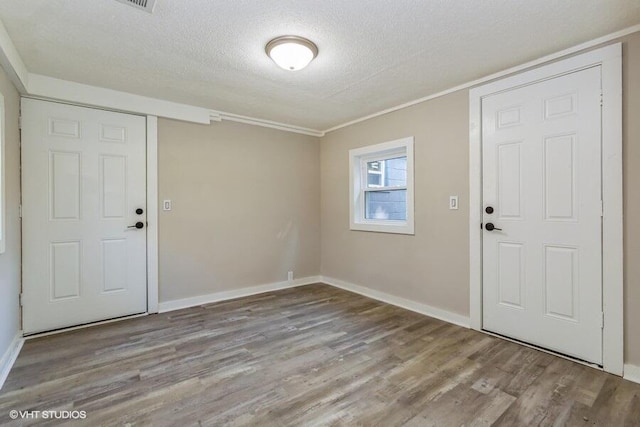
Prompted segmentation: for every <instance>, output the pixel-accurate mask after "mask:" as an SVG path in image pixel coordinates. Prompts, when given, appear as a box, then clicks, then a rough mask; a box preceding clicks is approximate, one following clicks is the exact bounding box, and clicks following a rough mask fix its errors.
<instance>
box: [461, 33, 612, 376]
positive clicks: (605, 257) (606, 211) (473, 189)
mask: <svg viewBox="0 0 640 427" xmlns="http://www.w3.org/2000/svg"><path fill="white" fill-rule="evenodd" d="M594 66H600V67H601V69H602V191H603V196H602V198H603V218H602V305H603V307H602V311H603V313H604V319H603V320H604V326H603V330H602V360H603V369H604V370H605V371H607V372H610V373H612V374H616V375H622V373H623V368H624V335H623V331H624V323H623V322H624V319H623V304H624V300H623V246H622V240H623V230H622V227H623V222H622V203H623V199H622V44H621V43H615V44H611V45H609V46H605V47H602V48H599V49H595V50H592V51H589V52H586V53H583V54H580V55H576V56H572V57H570V58H567V59H564V60H560V61H557V62H553V63H551V64H549V65H545V66H541V67H538V68H535V69H532V70H530V71H525V72H523V73H520V74H516V75H513V76H511V77H506V78H504V79H501V80H498V81H494V82H492V83H488V84H486V85H483V86H479V87H476V88H473V89H471V90H470V91H469V232H470V240H469V257H470V259H469V260H470V269H469V288H470V295H469V317H470V326H471V328H472V329H475V330H478V331H481V330H482V229H481V228H480V224H481V223H482V127H481V124H482V105H481V103H482V98H483V97H486V96H489V95H493V94H496V93H499V92H504V91H507V90H512V89H515V88H518V87H522V86H528V85H530V84H534V83H537V82H540V81H543V80H548V79H551V78H554V77H559V76H562V75H566V74H570V73H574V72H576V71H580V70H583V69H585V68H590V67H594Z"/></svg>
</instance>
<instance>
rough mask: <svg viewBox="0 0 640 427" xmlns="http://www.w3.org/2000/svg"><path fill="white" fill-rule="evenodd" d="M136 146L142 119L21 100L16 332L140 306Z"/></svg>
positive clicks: (142, 250) (140, 150)
mask: <svg viewBox="0 0 640 427" xmlns="http://www.w3.org/2000/svg"><path fill="white" fill-rule="evenodd" d="M145 146H146V122H145V118H144V117H141V116H134V115H128V114H121V113H114V112H109V111H102V110H95V109H90V108H84V107H77V106H71V105H65V104H58V103H53V102H46V101H39V100H33V99H26V98H25V99H23V100H22V192H23V195H22V198H23V200H22V207H23V306H24V307H23V329H24V332H25V333H26V334H32V333H36V332H43V331H49V330H53V329H59V328H64V327H69V326H75V325H80V324H85V323H90V322H95V321H100V320H106V319H111V318H115V317H120V316H125V315H130V314H137V313H142V312H145V311H146V307H147V290H146V286H147V283H146V282H147V277H146V151H145ZM136 209H142V214H137V213H136ZM136 222H141V223H142V225H143V226H144V227H143V228H140V229H138V228H128V227H129V226H131V225H133V224H135V223H136Z"/></svg>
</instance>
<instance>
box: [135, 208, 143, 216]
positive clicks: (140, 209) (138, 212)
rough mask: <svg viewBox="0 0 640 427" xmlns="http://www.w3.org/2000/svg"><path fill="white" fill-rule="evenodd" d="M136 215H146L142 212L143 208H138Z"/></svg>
mask: <svg viewBox="0 0 640 427" xmlns="http://www.w3.org/2000/svg"><path fill="white" fill-rule="evenodd" d="M136 213H137V214H138V215H142V214H143V213H144V211H143V210H142V208H138V209H136Z"/></svg>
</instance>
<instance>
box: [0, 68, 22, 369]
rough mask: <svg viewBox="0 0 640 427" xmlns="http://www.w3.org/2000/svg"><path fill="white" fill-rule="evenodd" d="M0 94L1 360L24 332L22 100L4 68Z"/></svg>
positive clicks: (0, 75) (0, 69)
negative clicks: (1, 125)
mask: <svg viewBox="0 0 640 427" xmlns="http://www.w3.org/2000/svg"><path fill="white" fill-rule="evenodd" d="M0 93H2V95H3V96H4V104H5V111H6V113H5V127H6V129H5V163H4V164H5V168H6V169H5V174H4V179H5V191H6V203H7V205H6V210H5V213H6V215H7V218H6V226H7V229H6V237H7V241H6V251H5V253H3V254H0V358H2V356H3V355H4V354H5V352H6V351H7V349H8V348H9V345H10V344H11V342H12V341H13V339H14V337H15V336H16V333H17V332H18V331H19V330H20V304H19V302H18V296H19V294H20V219H19V218H18V206H19V205H20V145H19V140H20V132H19V130H18V117H19V115H20V97H19V95H18V91H17V90H16V88H15V87H14V86H13V84H12V83H11V81H10V80H9V78H8V77H7V74H6V73H5V71H4V70H3V69H2V68H0Z"/></svg>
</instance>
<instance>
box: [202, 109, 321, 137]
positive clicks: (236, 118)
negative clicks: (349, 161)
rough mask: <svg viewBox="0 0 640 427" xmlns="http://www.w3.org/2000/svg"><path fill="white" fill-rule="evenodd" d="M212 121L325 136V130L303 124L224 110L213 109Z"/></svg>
mask: <svg viewBox="0 0 640 427" xmlns="http://www.w3.org/2000/svg"><path fill="white" fill-rule="evenodd" d="M210 117H211V121H215V122H221V121H223V120H229V121H231V122H238V123H245V124H248V125H253V126H261V127H265V128H271V129H278V130H283V131H286V132H293V133H299V134H302V135H309V136H315V137H321V136H324V132H322V131H320V130H316V129H311V128H305V127H302V126H296V125H291V124H288V123H280V122H274V121H271V120H265V119H258V118H255V117H249V116H241V115H239V114H233V113H225V112H224V111H215V110H211V116H210Z"/></svg>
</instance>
